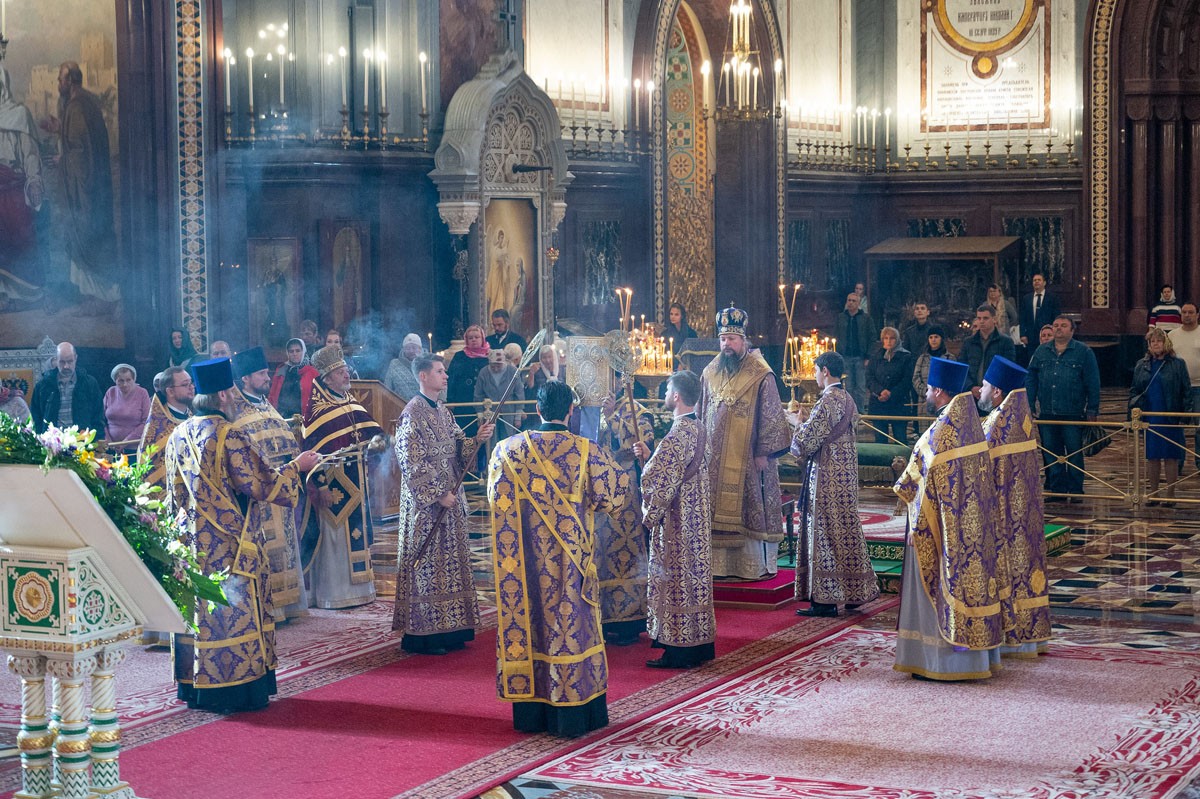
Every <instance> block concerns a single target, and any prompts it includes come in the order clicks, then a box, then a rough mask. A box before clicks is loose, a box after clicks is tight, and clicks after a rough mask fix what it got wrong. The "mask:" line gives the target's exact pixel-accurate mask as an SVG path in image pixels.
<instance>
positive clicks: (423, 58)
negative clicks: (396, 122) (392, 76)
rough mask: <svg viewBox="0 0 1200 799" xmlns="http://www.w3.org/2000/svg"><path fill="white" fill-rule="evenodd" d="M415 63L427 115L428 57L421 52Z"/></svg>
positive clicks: (560, 84)
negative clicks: (426, 78)
mask: <svg viewBox="0 0 1200 799" xmlns="http://www.w3.org/2000/svg"><path fill="white" fill-rule="evenodd" d="M417 61H419V62H420V64H421V67H420V69H419V70H417V71H418V72H419V73H420V75H421V113H422V114H426V113H428V111H427V110H426V109H427V107H428V106H426V97H427V95H426V93H425V92H426V89H425V74H426V72H425V71H426V70H427V69H429V56H427V55H425V51H424V50H422V51H421V53H420V54H419V55H418V56H417ZM559 94H560V95H561V94H562V81H559Z"/></svg>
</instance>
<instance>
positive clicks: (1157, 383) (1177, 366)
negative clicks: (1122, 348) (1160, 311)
mask: <svg viewBox="0 0 1200 799" xmlns="http://www.w3.org/2000/svg"><path fill="white" fill-rule="evenodd" d="M1171 344H1172V342H1171V339H1170V337H1169V336H1168V335H1167V332H1166V331H1165V330H1163V329H1162V328H1160V327H1152V328H1150V330H1148V331H1147V332H1146V355H1145V356H1144V357H1143V358H1142V359H1141V360H1140V361H1138V362H1137V363H1136V364H1135V365H1134V367H1133V385H1131V386H1130V387H1129V407H1130V409H1131V410H1132V409H1133V408H1140V409H1141V410H1142V412H1143V414H1144V416H1143V417H1142V421H1144V422H1146V423H1147V424H1149V427H1148V428H1147V430H1146V471H1147V472H1148V475H1147V477H1148V479H1149V482H1150V486H1149V488H1150V495H1151V496H1150V499H1149V500H1148V501H1147V502H1146V504H1147V505H1157V504H1158V503H1159V502H1162V503H1163V504H1166V505H1173V504H1175V503H1174V501H1173V500H1174V499H1175V484H1176V483H1177V482H1179V465H1180V464H1181V463H1183V461H1184V459H1185V456H1186V455H1187V452H1186V451H1185V450H1184V448H1183V442H1184V436H1183V426H1184V424H1185V423H1186V417H1183V416H1157V415H1156V414H1155V413H1154V412H1155V411H1158V412H1165V413H1183V412H1185V411H1187V410H1188V400H1189V397H1188V390H1189V388H1190V387H1191V379H1190V378H1189V377H1188V370H1187V365H1186V364H1185V363H1184V362H1183V359H1182V358H1178V357H1176V355H1175V351H1174V349H1172V346H1171ZM1164 470H1165V471H1166V478H1167V487H1166V488H1165V489H1164V491H1163V494H1162V495H1159V493H1158V482H1159V478H1160V477H1161V476H1162V474H1163V471H1164Z"/></svg>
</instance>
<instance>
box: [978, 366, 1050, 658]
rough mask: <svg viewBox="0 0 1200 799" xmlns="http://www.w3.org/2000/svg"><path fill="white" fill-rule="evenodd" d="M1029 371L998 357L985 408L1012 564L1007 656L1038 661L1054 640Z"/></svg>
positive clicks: (986, 385) (1003, 541) (1004, 560)
mask: <svg viewBox="0 0 1200 799" xmlns="http://www.w3.org/2000/svg"><path fill="white" fill-rule="evenodd" d="M1025 375H1026V371H1025V370H1024V369H1022V368H1021V367H1020V366H1018V365H1017V364H1015V363H1013V362H1012V361H1010V360H1009V359H1008V358H1004V357H999V356H997V357H996V358H995V359H994V360H993V361H992V365H991V366H989V367H988V371H987V374H986V375H984V377H983V388H982V390H981V391H980V393H979V410H980V411H981V412H982V413H986V414H987V418H986V419H984V421H983V435H984V437H985V438H986V439H987V443H988V452H989V453H990V454H991V458H992V479H993V482H994V483H995V485H996V502H997V505H998V506H999V508H1000V513H999V515H998V516H997V517H996V519H997V525H996V542H997V552H998V553H999V554H1001V557H1000V562H1001V565H1004V566H1007V572H1008V575H1009V576H1008V579H1007V580H1006V583H1005V584H1007V585H1011V586H1012V591H1011V594H1010V595H1009V597H1008V598H1007V599H1005V598H1004V597H1001V601H1002V602H1004V604H1005V605H1006V606H1008V607H1011V614H1010V613H1008V612H1007V611H1006V614H1005V615H1006V616H1007V617H1009V618H1007V619H1006V624H1005V627H1006V629H1005V632H1004V647H1003V648H1002V649H1001V650H1000V651H1001V653H1002V654H1005V655H1016V656H1018V657H1036V656H1037V655H1038V654H1040V653H1042V652H1045V651H1046V642H1047V641H1049V640H1050V595H1049V593H1048V591H1047V589H1048V582H1047V580H1046V531H1045V527H1044V524H1045V507H1044V506H1043V502H1042V481H1041V479H1040V475H1039V470H1040V468H1041V458H1039V457H1038V453H1037V439H1036V438H1035V437H1034V434H1033V414H1032V412H1030V410H1029V399H1028V396H1027V394H1026V393H1025Z"/></svg>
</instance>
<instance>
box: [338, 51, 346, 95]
mask: <svg viewBox="0 0 1200 799" xmlns="http://www.w3.org/2000/svg"><path fill="white" fill-rule="evenodd" d="M338 57H339V58H341V59H342V70H341V71H342V108H345V107H346V48H345V47H339V48H338Z"/></svg>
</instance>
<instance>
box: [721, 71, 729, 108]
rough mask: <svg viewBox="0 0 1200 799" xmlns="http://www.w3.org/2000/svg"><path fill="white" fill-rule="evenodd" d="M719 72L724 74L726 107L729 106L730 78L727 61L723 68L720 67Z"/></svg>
mask: <svg viewBox="0 0 1200 799" xmlns="http://www.w3.org/2000/svg"><path fill="white" fill-rule="evenodd" d="M721 71H722V72H724V73H725V105H726V106H728V105H729V83H730V80H731V78H730V76H729V62H728V61H726V62H725V66H723V67H721Z"/></svg>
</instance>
